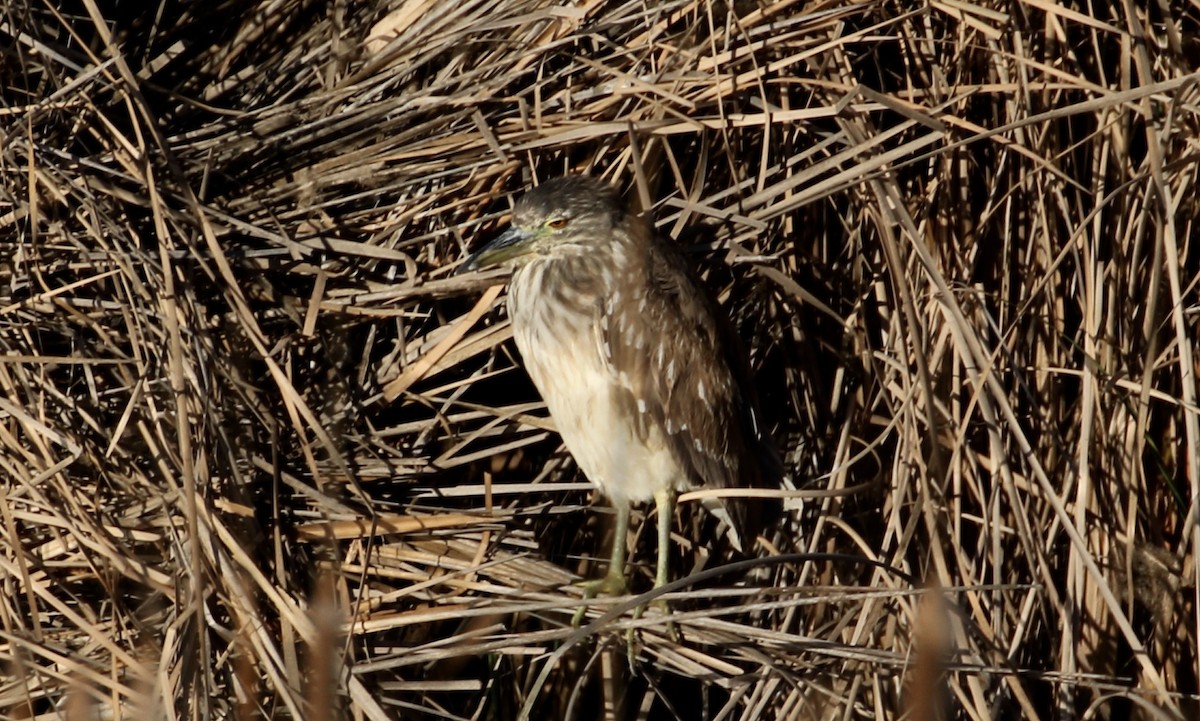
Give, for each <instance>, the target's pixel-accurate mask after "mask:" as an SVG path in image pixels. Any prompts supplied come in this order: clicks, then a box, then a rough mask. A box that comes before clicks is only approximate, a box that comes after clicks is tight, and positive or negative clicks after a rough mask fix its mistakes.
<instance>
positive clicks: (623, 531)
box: [571, 501, 629, 626]
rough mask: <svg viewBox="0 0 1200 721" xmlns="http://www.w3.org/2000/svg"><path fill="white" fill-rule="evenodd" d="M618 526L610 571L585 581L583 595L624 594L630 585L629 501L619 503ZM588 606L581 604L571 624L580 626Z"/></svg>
mask: <svg viewBox="0 0 1200 721" xmlns="http://www.w3.org/2000/svg"><path fill="white" fill-rule="evenodd" d="M616 507H617V527H616V529H614V531H613V542H612V553H611V554H610V555H609V558H608V573H606V574H604V578H598V579H596V580H594V581H584V582H583V583H582V584H580V585H581V586H582V587H583V597H584V598H585V599H587V598H595V597H596V596H598V595H600V594H604V595H605V596H621V595H624V593H625V591H626V589H627V588H628V587H629V586H628V583H627V582H626V581H625V539H626V538H627V537H628V536H629V502H628V501H625V502H623V503H617V504H616ZM586 610H587V606H580V607H579V610H577V611H576V612H575V617H574V618H572V619H571V625H573V626H578V625H579V622H580V621H582V620H583V614H584V612H585V611H586Z"/></svg>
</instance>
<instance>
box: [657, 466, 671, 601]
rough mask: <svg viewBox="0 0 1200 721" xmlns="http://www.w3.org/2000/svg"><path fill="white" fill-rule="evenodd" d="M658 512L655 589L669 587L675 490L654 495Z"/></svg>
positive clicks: (669, 489)
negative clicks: (669, 560)
mask: <svg viewBox="0 0 1200 721" xmlns="http://www.w3.org/2000/svg"><path fill="white" fill-rule="evenodd" d="M654 507H655V508H656V509H657V510H658V572H657V573H656V574H655V575H654V587H655V588H658V587H659V586H665V585H667V560H668V559H669V558H670V557H671V521H673V520H674V519H675V489H673V488H664V489H663V490H661V491H659V492H657V493H655V494H654Z"/></svg>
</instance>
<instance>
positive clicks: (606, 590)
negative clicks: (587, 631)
mask: <svg viewBox="0 0 1200 721" xmlns="http://www.w3.org/2000/svg"><path fill="white" fill-rule="evenodd" d="M578 585H579V587H580V588H582V589H583V598H584V600H585V601H586V600H589V599H592V598H595V597H596V596H624V595H625V593H626V591H627V590H628V589H629V585H628V583H627V582H626V581H625V577H624V576H622V575H621V574H619V573H609V574H608V575H606V576H605V577H604V578H597V579H594V580H591V581H583V582H581V583H579V584H578ZM587 608H588V607H587V604H584V605H582V606H580V607H579V608H578V609H577V610H576V611H575V615H574V616H573V617H572V618H571V625H572V626H575V627H578V626H579V624H580V622H582V621H583V614H584V613H586V612H587Z"/></svg>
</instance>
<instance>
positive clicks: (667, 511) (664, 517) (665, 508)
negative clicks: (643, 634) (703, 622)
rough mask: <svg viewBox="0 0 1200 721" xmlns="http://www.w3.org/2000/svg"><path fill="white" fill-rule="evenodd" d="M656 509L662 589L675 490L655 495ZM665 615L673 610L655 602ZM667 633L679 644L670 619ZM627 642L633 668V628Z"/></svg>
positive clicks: (636, 613) (638, 614)
mask: <svg viewBox="0 0 1200 721" xmlns="http://www.w3.org/2000/svg"><path fill="white" fill-rule="evenodd" d="M654 507H655V509H656V510H657V511H658V513H657V516H658V567H657V570H656V572H655V574H654V587H655V588H661V587H662V586H665V585H667V583H668V580H669V578H668V571H669V564H668V561H669V560H670V558H671V522H672V521H673V520H675V489H673V488H664V489H662V490H660V491H658V492H657V493H655V494H654ZM654 605H655V606H657V607H658V608H659V609H660V610H661V611H662V612H663V613H664V614H670V613H671V608H670V606H668V605H667V602H666V601H665V600H663V599H662V598H659V599H657V600H656V601H654ZM645 610H646V608H645V606H638V608H637V610H635V611H634V612H633V618H634V620H637V619H639V618H641V617H642V612H643V611H645ZM667 633H668V634H669V635H670V637H671V640H673V641H675V642H676V643H678V642H679V631H678V629H676V628H675V623H674V622H673V621H671V620H670V619H669V618H668V620H667ZM625 641H626V643H627V647H626V648H627V651H626V654H627V655H628V657H629V666H630V668H632V667H633V666H634V662H635V660H636V657H637V645H636V643H635V642H634V641H635V639H634V632H633V628H630V629H629V630H628V631H627V632H626V633H625Z"/></svg>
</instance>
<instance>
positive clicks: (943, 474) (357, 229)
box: [0, 0, 1200, 720]
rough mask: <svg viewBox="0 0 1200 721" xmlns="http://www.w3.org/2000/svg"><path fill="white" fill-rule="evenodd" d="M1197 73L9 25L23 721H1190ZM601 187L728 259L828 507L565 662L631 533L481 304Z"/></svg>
mask: <svg viewBox="0 0 1200 721" xmlns="http://www.w3.org/2000/svg"><path fill="white" fill-rule="evenodd" d="M1198 33H1200V6H1197V5H1196V4H1195V3H1194V2H1193V3H1186V2H1183V0H1162V1H1161V2H1158V3H1148V4H1137V3H1133V2H1130V1H1129V0H1125V1H1124V2H1119V3H1080V4H1070V5H1058V4H1053V3H1048V2H1043V1H1042V0H1024V2H1021V3H1005V2H984V3H973V2H969V1H960V0H930V2H928V3H924V4H909V3H900V2H862V3H855V4H843V3H834V2H809V3H797V2H790V1H788V0H778V1H777V2H776V1H772V0H761V1H760V2H748V1H747V2H744V1H742V0H734V1H733V2H718V1H717V0H668V2H665V3H643V2H620V1H619V0H618V1H617V2H600V1H599V0H581V1H580V2H578V3H576V4H571V3H560V2H549V1H546V0H498V1H497V2H480V1H478V0H466V1H464V2H456V3H442V2H434V0H394V1H393V2H391V3H388V2H367V3H346V2H328V3H322V2H316V3H313V2H301V1H300V0H278V1H273V2H253V1H246V0H217V1H216V2H213V3H179V2H173V1H168V2H164V3H160V4H157V5H150V6H146V9H144V10H143V9H140V7H139V6H136V4H135V5H134V6H130V5H129V4H128V3H116V2H101V0H80V1H79V2H71V3H66V4H65V5H63V4H55V3H40V2H26V1H24V0H17V1H16V2H14V3H8V4H6V5H5V6H4V7H3V9H2V10H0V37H3V43H0V47H3V48H4V55H3V60H2V61H0V77H2V80H3V82H2V85H0V98H2V99H3V107H2V108H0V174H2V178H3V182H2V183H0V587H2V588H3V592H2V593H0V624H2V625H0V664H3V667H4V669H5V672H4V673H3V675H2V676H0V716H3V717H6V718H37V719H50V718H59V717H60V715H64V714H65V715H66V716H68V717H70V718H82V717H88V716H90V715H92V714H99V715H100V716H101V717H103V718H117V719H119V718H129V717H131V716H132V717H137V716H139V715H145V716H148V717H154V718H158V717H163V718H169V719H175V718H185V719H200V718H237V719H248V718H255V717H258V716H266V717H272V718H274V717H293V718H318V719H319V718H335V717H341V716H347V717H348V716H351V715H352V716H354V717H355V718H369V719H387V718H420V719H503V718H513V717H517V716H519V715H522V714H524V715H526V716H528V717H530V718H573V719H574V718H578V719H590V718H688V719H692V718H706V719H734V718H741V719H774V718H811V719H826V718H830V719H832V718H842V719H848V718H864V719H865V718H877V719H878V718H894V717H898V716H900V715H902V714H908V717H909V718H914V719H918V718H933V717H949V718H959V719H973V720H982V719H1009V718H1040V719H1096V718H1105V719H1129V718H1155V719H1183V718H1195V717H1196V716H1197V715H1198V714H1200V707H1198V704H1197V695H1196V694H1197V691H1198V688H1197V685H1198V675H1197V674H1198V666H1197V664H1198V662H1200V654H1198V649H1200V647H1198V643H1200V639H1198V638H1197V632H1196V631H1197V614H1200V605H1198V604H1197V603H1196V601H1197V592H1198V588H1197V584H1196V581H1195V574H1196V570H1195V567H1196V563H1195V559H1196V551H1197V543H1198V542H1200V530H1197V525H1196V523H1195V522H1194V514H1195V513H1196V508H1195V503H1196V500H1197V499H1198V498H1200V470H1198V469H1197V464H1200V408H1198V406H1197V399H1196V395H1197V384H1196V371H1197V364H1198V360H1197V355H1196V353H1197V348H1196V347H1195V346H1196V338H1197V327H1198V325H1200V292H1198V290H1197V287H1198V284H1200V246H1198V243H1197V239H1198V238H1200V232H1198V230H1197V227H1196V223H1197V219H1198V218H1200V205H1198V201H1197V197H1196V193H1195V185H1196V172H1197V167H1198V161H1200V133H1198V129H1200V92H1198V84H1197V83H1198V81H1200V73H1197V71H1196V58H1197V57H1200V43H1198V42H1197V40H1196V38H1197V37H1200V35H1198ZM565 172H590V173H594V174H597V175H603V176H605V177H607V178H609V179H611V180H613V181H614V182H615V183H617V184H619V185H620V186H621V188H622V189H623V190H624V191H625V193H626V196H627V197H628V198H629V199H630V201H631V203H633V204H634V206H635V207H636V208H639V209H646V210H648V211H649V212H651V213H652V214H653V217H654V218H655V219H656V220H657V222H658V224H659V227H660V229H661V231H662V232H663V233H665V234H668V235H670V236H672V237H675V238H677V239H678V240H679V242H680V243H681V244H683V245H684V246H685V247H687V248H688V249H689V253H690V255H691V257H692V258H693V259H694V261H695V262H696V264H697V267H698V268H700V269H701V270H702V271H703V273H704V277H705V279H706V282H707V283H708V284H709V286H710V287H711V288H712V290H713V291H714V293H716V294H717V295H718V297H719V298H720V299H721V301H722V303H723V304H724V305H725V307H726V308H727V309H728V310H729V312H730V314H731V316H732V317H733V319H734V322H735V324H736V326H737V329H738V330H739V332H740V333H741V335H742V337H743V338H744V339H745V341H746V345H747V347H748V348H749V350H750V353H751V357H752V364H753V367H754V369H755V374H756V382H757V384H758V386H759V388H760V394H761V395H762V396H763V397H764V399H765V406H766V407H765V414H766V415H767V416H768V417H769V418H770V419H771V421H772V427H773V430H774V432H775V434H776V436H777V438H778V439H779V442H780V445H781V447H782V449H783V450H784V452H785V455H786V459H787V464H788V467H789V469H790V471H791V475H790V479H791V480H790V483H789V490H791V491H793V493H792V497H791V500H790V501H789V503H788V506H789V511H788V513H787V514H786V515H785V517H784V519H783V520H782V521H781V522H780V523H779V525H778V527H776V528H774V529H772V531H771V533H769V534H768V536H767V537H766V538H764V539H763V540H764V541H765V543H764V544H762V545H761V546H760V547H759V548H758V549H757V552H756V553H755V554H754V555H752V556H751V557H750V558H740V557H737V556H735V555H733V554H732V553H731V552H730V550H729V549H727V548H725V546H724V545H723V544H722V543H721V541H720V540H719V539H718V538H716V537H714V535H713V534H712V528H711V525H710V524H708V523H707V521H706V520H705V519H704V518H703V516H702V515H700V514H697V513H695V512H694V511H695V508H694V507H695V505H696V504H694V503H692V504H685V508H684V509H683V511H682V512H681V514H680V519H679V520H678V521H677V525H676V531H677V533H676V541H677V542H678V543H677V555H676V558H675V559H674V566H673V577H675V578H678V579H680V580H679V581H678V582H676V583H674V584H672V585H671V586H670V587H668V589H667V598H669V599H672V601H673V608H674V609H675V613H674V623H675V625H676V626H677V627H678V629H679V632H680V638H679V639H674V638H672V637H671V635H670V634H668V633H667V627H666V624H665V622H664V618H663V617H662V616H661V615H658V614H655V613H653V612H650V613H647V614H646V615H645V616H644V617H642V618H640V619H635V617H634V615H633V613H632V609H633V608H634V606H636V605H637V604H638V603H639V602H641V601H644V600H645V598H646V597H645V596H642V597H637V598H618V599H607V600H604V601H603V602H602V603H598V604H596V605H595V606H594V607H593V608H592V609H591V610H590V612H589V615H588V617H587V619H588V622H587V623H586V625H585V626H584V627H582V628H580V629H575V628H572V627H571V626H570V625H569V619H570V617H571V614H572V612H573V611H574V609H575V608H576V607H577V606H578V604H579V603H580V602H581V599H580V594H579V592H578V590H577V589H576V588H575V587H574V586H572V582H573V581H575V580H577V579H578V578H579V577H580V576H582V575H587V574H594V573H596V571H597V569H596V565H595V564H593V563H592V562H591V561H590V557H591V554H593V553H597V552H598V551H599V549H600V547H601V545H602V542H603V537H604V535H605V533H606V531H607V529H608V527H609V524H608V523H606V521H605V519H606V514H605V512H604V510H605V509H604V505H603V500H602V499H598V500H597V501H596V503H594V504H593V503H592V498H591V495H590V493H589V491H588V486H587V485H586V483H585V481H584V479H583V478H582V477H581V476H580V474H579V473H578V471H577V470H576V469H575V468H574V465H573V464H572V463H571V462H570V460H569V458H568V457H567V456H566V455H565V454H564V452H563V451H562V449H561V448H560V447H559V443H558V441H557V438H556V436H555V435H554V434H553V423H552V421H550V420H548V419H546V418H545V417H544V415H545V414H544V412H543V408H542V406H541V404H540V402H539V401H538V398H537V395H536V393H535V392H534V391H533V389H532V387H531V386H530V384H529V383H528V381H527V379H526V378H525V376H524V375H523V372H522V371H521V370H520V367H519V364H518V359H516V358H515V354H514V351H513V348H512V345H511V343H510V342H509V336H510V331H509V328H508V325H507V322H506V319H505V315H504V313H503V310H502V303H503V298H502V296H501V294H500V292H499V289H497V288H495V287H494V286H495V285H496V284H498V283H500V282H501V280H500V279H498V278H496V277H491V278H485V279H472V278H457V277H452V276H451V271H452V269H453V267H454V266H455V264H456V262H457V261H458V260H460V259H461V258H462V257H463V256H464V254H465V253H466V251H467V249H468V248H469V247H475V246H477V245H478V244H479V243H480V242H483V241H485V240H486V239H488V238H490V237H493V236H494V234H495V233H496V232H497V231H498V230H499V229H500V228H502V227H503V225H504V222H505V213H506V211H507V209H508V208H509V207H510V201H511V197H512V196H511V193H512V192H513V191H517V190H519V189H521V188H522V187H524V186H526V185H528V184H529V183H531V182H532V180H533V179H534V178H538V179H542V178H546V177H550V176H554V175H558V174H562V173H565ZM489 286H493V287H492V288H491V289H490V290H489V289H488V287H489ZM589 504H592V505H593V506H594V507H593V508H591V509H590V510H589V509H588V506H589ZM643 519H644V516H643ZM641 535H645V534H644V532H641V533H639V540H641V539H640V536H641ZM650 535H651V536H652V535H653V534H650ZM651 540H652V539H647V540H645V541H644V542H642V543H640V544H639V545H640V548H639V551H638V552H637V553H635V554H634V560H635V561H636V562H638V563H639V568H638V571H637V573H636V574H635V575H636V579H635V589H636V590H639V591H641V590H645V589H647V588H648V587H649V576H648V570H647V568H646V567H645V566H646V562H647V561H648V560H649V559H650V557H651V553H650V552H649V546H650V544H651ZM927 589H932V590H927ZM926 594H932V595H933V596H934V597H936V598H941V599H942V601H941V602H939V603H934V602H933V601H929V602H926V601H922V600H921V599H922V598H923V597H924V596H925V595H926ZM923 608H925V609H926V610H920V609H923ZM930 608H932V609H935V610H928V609H930ZM939 624H940V625H943V626H944V628H937V626H938V625H939ZM630 626H634V627H636V628H637V629H639V633H638V639H639V642H638V645H637V646H636V647H635V648H634V649H633V654H634V655H635V656H636V661H635V663H634V665H633V666H632V667H630V666H629V665H628V664H627V662H626V648H625V645H624V643H625V641H624V640H625V630H626V629H627V628H629V627H630ZM931 626H932V627H931ZM914 694H915V695H916V697H915V698H914ZM934 697H935V698H934Z"/></svg>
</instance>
